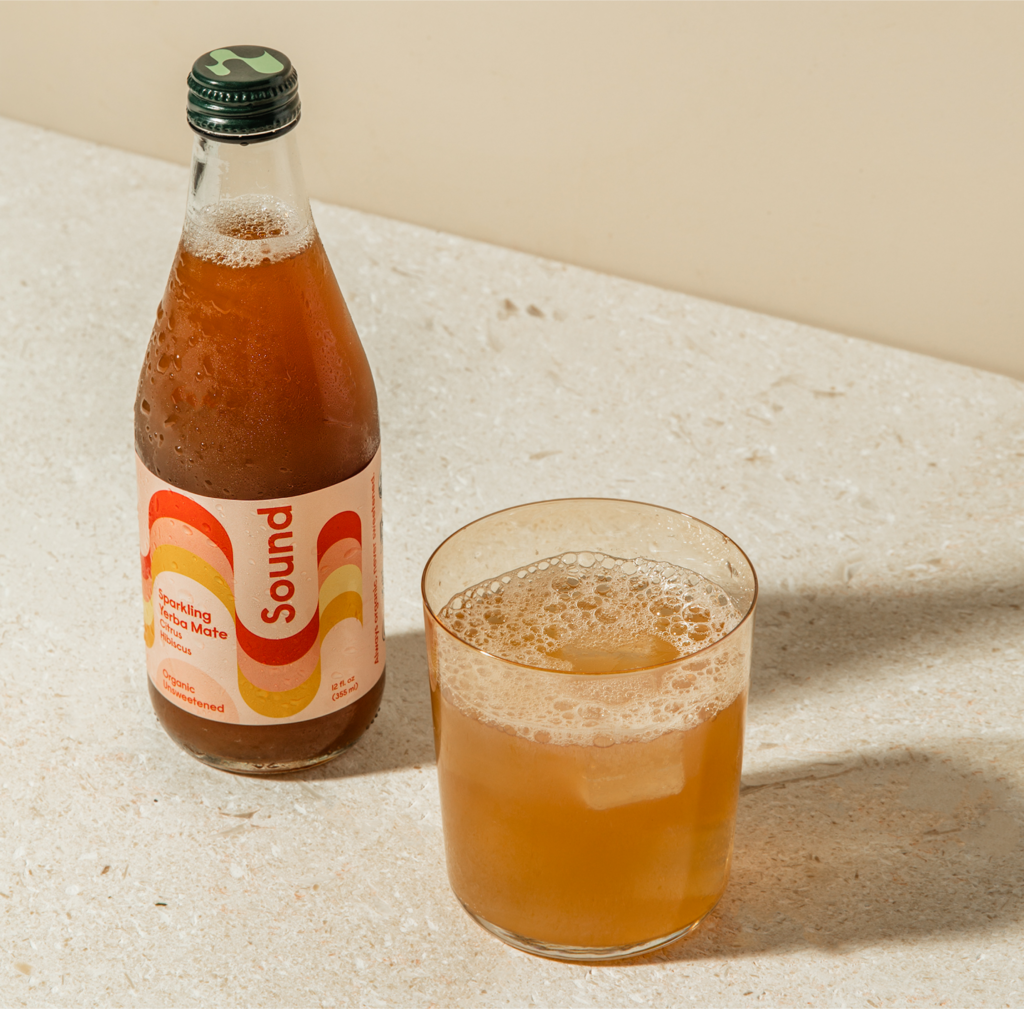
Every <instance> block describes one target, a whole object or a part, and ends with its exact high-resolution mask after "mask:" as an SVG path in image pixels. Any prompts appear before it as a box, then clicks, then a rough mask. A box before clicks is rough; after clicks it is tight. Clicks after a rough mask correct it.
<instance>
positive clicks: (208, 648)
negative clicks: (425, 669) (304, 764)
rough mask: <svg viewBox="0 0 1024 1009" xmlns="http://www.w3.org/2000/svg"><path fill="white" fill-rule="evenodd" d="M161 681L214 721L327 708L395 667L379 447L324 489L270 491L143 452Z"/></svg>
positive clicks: (265, 718) (292, 715) (148, 623)
mask: <svg viewBox="0 0 1024 1009" xmlns="http://www.w3.org/2000/svg"><path fill="white" fill-rule="evenodd" d="M136 463H137V468H138V475H139V542H140V544H141V553H142V595H143V603H144V612H145V638H146V661H147V667H148V670H149V678H150V679H151V680H152V681H153V684H154V685H155V686H156V688H157V690H159V691H160V693H162V694H163V695H164V697H166V698H167V700H169V701H170V702H171V703H172V704H176V705H178V707H180V708H184V709H185V710H186V711H189V712H191V713H192V714H194V715H199V716H201V717H203V718H210V719H213V720H215V721H218V722H236V723H241V724H243V725H277V724H283V723H285V722H298V721H303V720H305V719H309V718H319V717H320V716H321V715H327V714H330V713H331V712H333V711H337V710H338V709H339V708H343V707H345V706H346V705H348V704H351V703H352V702H353V701H355V700H357V699H358V698H359V697H361V696H362V695H363V694H365V693H366V692H367V691H368V690H369V689H370V688H371V687H372V686H373V685H374V684H375V683H376V682H377V680H379V679H380V675H381V673H382V672H383V670H384V599H383V595H382V593H381V508H380V501H381V499H380V451H379V450H378V451H377V454H376V455H375V456H374V458H373V461H372V462H371V463H370V464H369V465H368V466H367V467H366V468H365V469H364V470H362V472H360V473H357V474H356V475H355V476H353V477H350V478H349V479H348V480H344V481H343V482H342V483H339V484H335V485H334V486H333V487H325V488H324V489H323V490H318V491H314V492H313V493H312V494H301V495H299V496H297V497H289V498H276V499H271V500H266V501H231V500H225V499H222V498H211V497H204V496H202V495H200V494H190V493H188V492H186V491H183V490H180V489H178V488H177V487H172V486H171V485H170V484H168V483H165V482H164V481H163V480H161V479H160V478H159V477H157V476H155V475H154V474H153V473H151V472H150V471H149V470H148V469H147V468H146V466H145V465H144V464H143V463H142V461H141V460H140V459H138V457H136Z"/></svg>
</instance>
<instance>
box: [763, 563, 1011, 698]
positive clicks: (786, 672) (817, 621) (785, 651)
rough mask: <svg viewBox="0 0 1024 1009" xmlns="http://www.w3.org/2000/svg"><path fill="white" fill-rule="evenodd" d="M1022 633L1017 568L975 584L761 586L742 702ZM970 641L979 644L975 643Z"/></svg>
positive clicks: (1004, 644)
mask: <svg viewBox="0 0 1024 1009" xmlns="http://www.w3.org/2000/svg"><path fill="white" fill-rule="evenodd" d="M1022 634H1024V577H1015V578H1012V579H1010V578H1005V580H1004V579H1001V580H1000V581H998V582H994V583H990V584H987V585H981V584H977V583H968V584H961V585H960V586H959V587H956V586H952V585H950V584H949V583H945V584H944V585H943V586H942V587H940V586H938V585H935V584H925V585H910V586H908V587H907V588H906V589H905V590H902V591H897V590H896V589H893V590H891V591H885V590H881V591H880V590H877V589H875V590H872V591H871V592H856V591H853V590H845V591H844V590H837V591H835V592H833V593H818V594H808V595H797V594H788V595H787V594H780V593H772V592H765V593H764V594H762V595H761V597H760V599H759V600H758V604H757V623H756V629H755V632H754V657H753V669H752V670H751V693H750V703H751V705H752V707H753V708H754V710H755V711H756V709H757V708H758V707H759V706H771V705H774V704H788V703H790V702H791V700H792V697H793V695H794V693H795V692H796V691H797V690H799V692H800V697H801V699H804V700H806V698H807V696H808V695H807V690H808V688H811V689H813V688H815V687H819V686H820V687H822V688H829V687H831V686H832V685H834V684H836V683H838V682H840V681H843V680H847V679H849V678H850V677H851V676H853V677H855V678H856V679H858V680H861V679H864V678H870V677H872V676H885V675H891V672H892V667H893V665H894V663H897V662H899V661H901V660H903V659H905V658H906V657H909V656H911V655H912V656H913V660H914V665H915V667H916V668H918V669H920V668H921V667H923V666H927V664H928V663H929V662H930V661H932V658H933V657H934V658H935V660H936V661H938V660H939V659H942V660H946V661H948V660H949V659H950V658H951V657H955V656H956V654H957V653H958V652H962V653H963V654H964V656H965V657H967V658H968V659H969V660H970V661H971V664H972V665H973V664H976V663H977V662H978V660H979V659H980V658H982V655H983V653H984V654H991V653H992V652H993V651H998V650H1000V649H1003V648H1011V647H1018V646H1019V642H1020V640H1021V636H1022ZM979 649H980V651H979Z"/></svg>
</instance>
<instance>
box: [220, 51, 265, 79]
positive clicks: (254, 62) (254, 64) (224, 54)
mask: <svg viewBox="0 0 1024 1009" xmlns="http://www.w3.org/2000/svg"><path fill="white" fill-rule="evenodd" d="M210 55H211V56H212V57H213V58H214V59H215V60H216V61H217V62H216V63H214V64H212V65H211V66H208V67H207V68H206V69H207V70H209V71H210V73H211V74H216V75H217V76H218V77H227V75H228V74H230V73H231V71H230V70H229V69H228V68H227V67H226V66H224V63H225V61H226V60H241V61H242V62H243V63H245V64H248V66H250V67H251V68H252V69H253V70H255V71H256V73H258V74H276V73H279V72H280V71H282V70H284V64H283V63H282V62H281V61H280V60H277V59H275V58H274V57H273V56H271V55H270V53H268V52H267V51H266V49H264V50H263V55H262V56H256V57H250V56H239V55H238V54H237V53H235V52H232V51H231V50H230V49H214V50H213V52H212V53H210Z"/></svg>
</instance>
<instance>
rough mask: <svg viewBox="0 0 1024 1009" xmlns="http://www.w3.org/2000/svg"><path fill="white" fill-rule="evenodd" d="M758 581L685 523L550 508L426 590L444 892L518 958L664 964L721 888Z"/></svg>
mask: <svg viewBox="0 0 1024 1009" xmlns="http://www.w3.org/2000/svg"><path fill="white" fill-rule="evenodd" d="M756 596H757V581H756V576H755V574H754V571H753V568H752V567H751V565H750V562H749V561H748V560H747V558H746V556H745V555H744V554H743V552H742V551H741V550H740V549H739V548H738V547H737V546H736V545H735V544H734V543H732V541H731V540H729V539H728V537H726V536H724V535H723V534H722V533H720V532H718V531H717V530H715V529H713V528H712V527H710V526H708V525H706V524H705V523H703V522H700V521H698V520H697V519H693V518H691V517H689V516H687V515H683V514H681V513H679V512H673V511H669V510H667V509H663V508H657V507H654V506H652V505H644V504H637V503H634V502H623V501H613V500H599V499H596V500H595V499H590V500H567V501H549V502H540V503H537V504H532V505H524V506H521V507H518V508H513V509H510V510H508V511H505V512H499V513H497V514H495V515H491V516H488V517H487V518H484V519H480V520H479V521H477V522H474V523H472V524H471V525H469V526H467V527H466V528H464V529H462V530H460V531H459V532H457V533H456V534H455V535H454V536H452V537H450V538H449V539H448V540H446V541H445V543H443V544H442V545H441V546H440V547H439V548H438V550H437V551H436V552H435V554H434V555H433V557H431V559H430V561H429V562H428V564H427V567H426V569H425V571H424V576H423V598H424V611H425V619H426V628H427V654H428V663H429V671H430V690H431V702H432V706H433V716H434V738H435V748H436V753H437V766H438V779H439V783H440V790H441V809H442V817H443V822H444V835H445V849H446V855H447V861H448V874H449V879H450V881H451V885H452V889H453V890H454V892H455V894H456V896H457V897H458V898H459V900H460V901H461V902H462V904H463V906H464V907H465V908H466V910H467V911H468V912H469V913H470V914H471V915H472V916H473V917H474V918H475V919H476V920H477V921H478V922H479V923H480V924H481V925H483V926H484V927H485V928H487V929H489V930H490V931H491V932H493V933H495V934H496V935H498V936H499V937H501V938H502V939H504V940H505V941H506V942H508V943H510V944H511V945H513V946H516V947H518V948H520V949H523V950H526V951H528V952H532V953H539V954H541V955H545V956H552V957H557V958H560V959H573V960H602V959H614V958H618V957H623V956H631V955H635V954H638V953H642V952H647V951H649V950H652V949H656V948H658V947H659V946H663V945H666V944H668V943H670V942H673V941H674V940H676V939H678V938H680V937H681V936H683V935H685V934H686V933H687V932H689V931H690V930H691V929H693V928H694V927H695V926H696V925H697V924H698V923H699V922H700V921H701V919H702V918H703V917H704V916H705V915H706V914H707V913H708V912H709V911H710V910H711V908H712V907H714V905H715V903H716V902H717V901H718V899H719V897H720V896H721V894H722V892H723V890H724V889H725V885H726V881H727V879H728V874H729V864H730V859H731V853H732V837H733V827H734V823H735V816H736V800H737V795H738V789H739V777H740V768H741V763H742V748H743V723H744V713H745V707H746V697H747V684H748V679H749V671H750V649H751V635H752V630H753V613H754V604H755V601H756Z"/></svg>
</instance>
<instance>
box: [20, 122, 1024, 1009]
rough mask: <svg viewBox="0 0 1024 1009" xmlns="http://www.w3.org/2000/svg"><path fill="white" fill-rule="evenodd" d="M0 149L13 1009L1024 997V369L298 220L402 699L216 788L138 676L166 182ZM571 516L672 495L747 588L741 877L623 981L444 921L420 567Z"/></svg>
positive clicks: (110, 159)
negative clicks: (351, 400)
mask: <svg viewBox="0 0 1024 1009" xmlns="http://www.w3.org/2000/svg"><path fill="white" fill-rule="evenodd" d="M0 149H2V151H3V157H2V159H0V235H2V240H0V259H2V267H0V349H2V354H3V369H2V371H0V446H2V453H3V467H2V469H0V699H2V715H0V789H2V791H0V915H2V927H0V936H2V940H0V943H2V946H0V948H2V952H0V1003H2V1004H3V1005H12V1006H14V1005H25V1006H44V1005H45V1006H65V1005H66V1006H83V1005H103V1006H107V1005H109V1006H122V1005H123V1006H154V1007H156V1006H204V1007H206V1006H261V1007H262V1006H267V1007H276V1006H282V1007H283V1006H348V1005H353V1006H357V1005H358V1006H402V1007H405V1006H431V1005H434V1006H460V1007H461V1006H467V1007H468V1006H473V1007H476V1006H530V1005H536V1006H631V1005H638V1006H664V1007H668V1006H678V1005H686V1004H690V1003H693V1004H696V1005H729V1006H737V1005H738V1006H742V1005H748V1004H749V1005H754V1004H755V1003H756V1004H764V1005H780V1006H788V1005H797V1004H799V1005H805V1004H813V1005H850V1006H861V1005H865V1006H875V1007H877V1006H883V1005H912V1004H919V1005H929V1006H934V1005H943V1004H948V1005H956V1006H962V1005H978V1006H995V1005H1004V1004H1006V1005H1021V1004H1022V1003H1024V982H1022V981H1021V979H1020V974H1021V972H1020V959H1019V958H1020V950H1021V948H1022V940H1024V928H1022V922H1021V918H1022V911H1024V849H1022V833H1024V832H1022V824H1024V760H1022V758H1024V742H1022V740H1024V728H1022V724H1024V722H1022V715H1024V698H1022V692H1024V690H1022V688H1024V673H1022V669H1024V609H1022V607H1024V577H1022V576H1024V509H1022V504H1021V503H1022V501H1024V385H1021V384H1019V383H1017V382H1014V381H1012V380H1011V379H1009V378H1004V377H1000V376H998V375H993V374H987V373H983V372H980V371H973V370H970V369H967V368H964V367H960V366H957V365H953V364H948V363H945V362H942V361H938V360H933V359H930V358H927V357H921V356H916V355H913V354H909V353H905V352H901V351H897V350H892V349H889V348H886V347H881V346H877V345H874V344H871V343H866V342H862V341H858V340H854V339H849V338H845V337H842V336H838V335H835V334H832V333H827V332H822V331H820V330H814V329H811V328H808V327H806V326H800V325H796V324H794V323H790V322H784V321H781V320H778V319H773V318H767V317H765V316H760V315H756V314H753V313H750V312H745V311H740V310H738V309H734V308H728V307H725V306H722V305H717V304H712V303H709V302H706V301H700V300H698V299H695V298H691V297H687V296H686V295H682V294H675V293H671V292H667V291H663V290H658V289H655V288H652V287H646V286H643V285H640V284H635V283H630V282H628V281H625V280H621V279H616V278H612V277H607V276H601V275H598V274H594V273H589V272H587V271H584V270H580V269H576V268H574V267H569V266H565V265H561V264H558V263H552V262H547V261H544V260H540V259H536V258H533V257H530V256H525V255H522V254H519V253H516V252H512V251H509V250H506V249H500V248H495V247H491V246H487V245H483V244H480V243H475V242H470V241H466V240H464V239H460V238H455V237H452V236H449V235H444V234H438V233H435V232H431V231H427V230H424V229H421V228H416V227H412V226H410V225H406V224H401V223H396V222H394V221H388V220H383V219H380V218H375V217H371V216H368V215H364V214H360V213H356V212H353V211H350V210H345V209H342V208H340V207H334V206H326V205H322V204H316V205H315V206H314V213H315V216H316V218H317V222H318V224H319V227H320V230H321V233H322V235H323V238H324V243H325V245H326V247H327V250H328V252H329V254H330V256H331V259H332V261H333V263H334V266H335V269H336V272H337V273H338V277H339V281H340V282H341V285H342V288H343V290H344V291H345V293H346V296H347V298H348V301H349V305H350V308H351V311H352V315H353V317H354V318H355V321H356V325H357V327H358V329H359V332H360V334H361V336H362V339H363V342H364V344H365V346H366V350H367V353H368V355H369V358H370V361H371V363H372V366H373V370H374V375H375V377H376V381H377V383H378V386H377V387H378V394H379V397H380V404H381V415H382V418H383V451H384V481H383V482H384V488H385V548H386V554H385V597H386V615H387V626H388V630H389V637H388V649H389V662H388V686H387V690H386V692H385V699H384V704H383V708H382V711H381V714H380V717H379V718H378V720H377V722H376V724H375V725H374V726H373V727H372V728H371V729H370V731H369V732H368V733H367V734H366V736H364V737H363V739H362V740H361V741H360V742H359V743H358V744H357V745H356V746H355V747H354V748H353V749H352V750H351V751H349V753H347V754H346V755H345V756H343V757H342V758H341V759H339V760H337V761H335V762H334V763H332V764H329V765H327V766H326V767H323V768H319V769H316V770H312V771H309V772H305V773H301V774H294V775H290V776H286V777H281V778H277V779H253V778H242V777H233V776H231V775H227V774H223V773H219V772H217V771H214V770H211V769H209V768H207V767H204V766H203V765H201V764H199V763H197V762H196V761H194V760H192V759H190V758H189V757H187V756H186V755H185V754H184V753H183V752H182V751H180V750H179V749H178V748H177V747H176V746H175V745H174V744H173V743H172V742H171V741H170V740H169V739H168V738H167V737H166V736H165V735H164V734H163V732H162V730H161V729H160V728H159V726H158V724H157V722H156V719H155V717H154V715H153V714H152V711H151V709H150V704H149V700H148V698H147V695H146V690H145V673H144V656H143V652H144V646H143V641H142V620H141V611H142V607H141V600H140V588H139V562H138V542H137V536H138V533H137V522H136V516H135V510H136V504H135V474H134V461H133V448H132V402H133V398H134V394H135V386H136V380H137V376H138V371H139V367H140V364H141V361H142V356H143V350H144V347H145V343H146V340H147V338H148V334H149V330H150V327H151V325H152V320H153V314H154V310H155V308H156V304H157V301H158V300H159V298H160V296H161V293H162V290H163V286H164V283H165V280H166V276H167V271H168V268H169V265H170V262H171V257H172V255H173V252H174V247H175V243H176V241H177V238H178V235H179V232H180V227H181V221H182V214H183V208H184V195H185V187H186V176H187V173H186V170H185V169H184V168H182V167H180V166H177V165H171V164H167V163H163V162H159V161H155V160H152V159H147V158H144V157H140V156H137V155H132V154H126V153H123V152H120V151H114V150H110V149H106V148H102V147H98V146H96V145H93V144H90V143H86V142H83V141H79V140H73V139H69V138H67V137H63V136H59V135H56V134H52V133H48V132H46V131H44V130H40V129H37V128H34V127H30V126H25V125H22V124H17V123H14V122H10V121H0ZM864 296H865V297H870V296H871V292H869V291H866V292H864ZM964 338H965V339H969V338H970V334H969V333H965V334H964ZM572 495H597V496H623V497H628V498H633V499H638V500H645V501H651V502H655V503H658V504H663V505H666V506H669V507H673V508H678V509H680V510H683V511H687V512H690V513H692V514H694V515H698V516H700V517H702V518H704V519H706V520H708V521H710V522H711V523H713V524H714V525H717V526H718V527H719V528H721V529H722V530H724V531H725V532H727V533H729V534H730V535H731V536H732V537H733V538H734V539H735V540H736V541H737V542H738V543H739V544H740V545H741V546H743V547H744V549H745V550H746V551H747V552H748V554H749V555H750V556H751V558H752V560H753V562H754V564H755V566H756V568H757V570H758V572H759V575H760V579H761V589H762V595H761V599H760V603H759V607H758V617H757V633H756V636H755V662H754V671H753V683H752V690H751V699H750V722H749V731H748V737H747V754H748V755H747V758H746V763H745V768H744V789H743V793H742V796H741V800H740V810H739V822H738V828H737V840H736V853H735V864H734V870H733V876H732V881H731V883H730V885H729V889H728V890H727V892H726V894H725V897H724V898H723V900H722V902H721V903H720V905H719V907H718V908H717V910H716V911H715V912H714V913H713V914H712V915H711V916H710V917H709V919H708V920H707V921H706V922H705V924H704V925H703V926H702V927H701V928H700V929H699V931H698V932H697V933H696V934H695V935H694V936H693V937H692V938H691V939H688V940H686V941H684V942H681V943H678V944H676V945H675V946H673V947H670V948H668V949H666V950H663V951H661V952H659V953H656V954H653V955H649V956H646V957H643V958H640V959H637V960H634V961H630V962H620V963H617V964H614V965H612V966H594V967H590V966H577V965H567V964H562V963H556V962H552V961H546V960H542V959H537V958H533V957H530V956H527V955H525V954H522V953H519V952H516V951H514V950H512V949H510V948H508V947H506V946H504V945H503V944H502V943H500V942H499V941H498V940H497V939H494V938H492V937H491V936H490V935H489V934H487V933H485V932H484V931H483V930H482V929H480V928H478V927H477V926H476V925H475V924H474V923H473V922H472V921H471V920H470V919H469V917H468V916H467V915H466V914H465V913H464V912H463V911H462V910H461V908H460V907H459V906H458V904H457V903H456V901H455V898H454V897H453V896H452V894H451V892H450V890H449V889H448V884H447V881H446V877H445V870H444V862H443V852H442V837H441V823H440V815H439V809H438V798H437V783H436V776H435V773H434V768H433V752H432V740H431V731H430V713H429V700H428V693H427V685H426V672H425V659H424V647H423V633H422V623H421V609H420V602H419V588H418V586H419V575H420V572H421V570H422V566H423V564H424V562H425V560H426V559H427V557H428V556H429V554H430V552H431V550H432V549H433V547H434V546H435V545H436V544H437V543H439V542H440V540H441V539H442V538H444V537H445V536H446V535H447V534H448V533H450V532H452V531H453V530H454V529H456V528H457V527H458V526H460V525H462V524H463V523H465V522H466V521H468V520H470V519H472V518H474V517H477V516H480V515H482V514H485V513H487V512H490V511H493V510H495V509H498V508H502V507H505V506H508V505H512V504H516V503H519V502H523V501H529V500H534V499H539V498H544V497H561V496H572Z"/></svg>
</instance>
